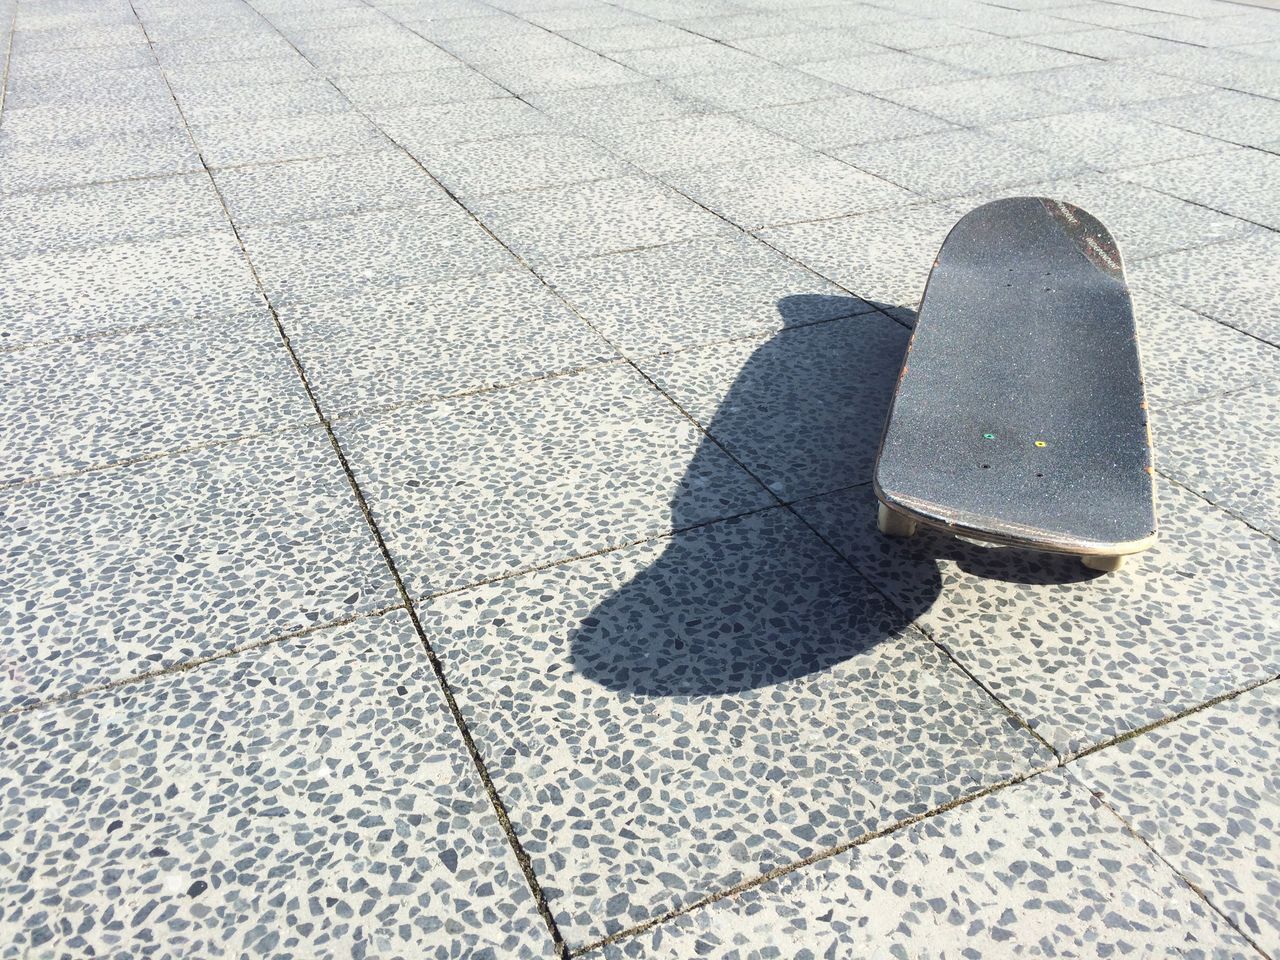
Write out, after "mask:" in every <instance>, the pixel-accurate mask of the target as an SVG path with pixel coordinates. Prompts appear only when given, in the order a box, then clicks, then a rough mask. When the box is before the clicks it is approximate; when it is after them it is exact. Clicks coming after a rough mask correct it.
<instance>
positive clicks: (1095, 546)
mask: <svg viewBox="0 0 1280 960" xmlns="http://www.w3.org/2000/svg"><path fill="white" fill-rule="evenodd" d="M872 487H873V489H874V490H875V495H876V499H877V500H878V501H879V502H880V503H882V504H883V505H884V506H886V507H888V508H889V509H890V510H893V511H895V512H896V513H900V514H902V515H903V516H905V517H906V518H907V519H909V520H911V521H912V522H914V523H918V524H921V525H923V526H926V527H931V528H934V529H940V530H942V531H944V532H946V533H949V534H951V535H952V536H959V537H966V538H968V539H970V540H980V541H982V542H984V543H993V544H997V545H999V546H1004V547H1021V548H1023V549H1026V550H1038V551H1042V552H1044V553H1064V554H1070V555H1072V556H1078V557H1088V556H1096V557H1110V556H1128V555H1130V554H1134V553H1142V552H1143V551H1144V550H1149V549H1150V548H1151V547H1153V546H1155V543H1156V541H1157V540H1158V539H1159V534H1160V531H1159V526H1158V525H1157V524H1154V523H1153V524H1152V527H1151V531H1150V532H1149V533H1147V534H1146V535H1144V536H1142V537H1138V538H1136V539H1129V540H1119V541H1117V540H1097V539H1087V538H1082V537H1075V536H1072V535H1071V534H1070V533H1069V532H1066V531H1062V530H1051V529H1046V528H1043V527H1035V526H1031V525H1029V524H1020V523H1015V522H1011V521H1009V520H1005V519H1001V518H999V517H991V516H981V515H977V514H966V513H962V512H960V511H957V510H949V509H947V508H945V507H943V506H941V505H939V504H936V503H931V502H928V501H924V500H920V499H917V498H913V497H910V496H903V495H900V494H894V493H892V492H888V491H885V490H884V489H882V488H881V486H880V482H879V478H878V477H877V478H876V479H875V481H874V482H873V484H872Z"/></svg>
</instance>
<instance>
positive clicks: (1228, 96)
mask: <svg viewBox="0 0 1280 960" xmlns="http://www.w3.org/2000/svg"><path fill="white" fill-rule="evenodd" d="M1134 109H1135V110H1136V111H1138V112H1140V114H1141V115H1142V116H1143V117H1145V118H1147V119H1150V120H1154V121H1156V122H1157V123H1164V124H1168V125H1169V126H1172V127H1179V128H1181V129H1183V130H1190V131H1193V132H1195V133H1199V134H1203V135H1205V136H1209V137H1216V138H1218V139H1219V140H1226V141H1228V142H1230V143H1236V144H1241V145H1243V146H1249V147H1258V148H1261V149H1264V150H1265V149H1268V144H1269V143H1271V142H1273V141H1275V140H1276V139H1278V138H1280V103H1277V102H1276V101H1275V100H1272V99H1268V98H1266V97H1256V96H1253V95H1252V94H1248V93H1238V92H1237V91H1235V90H1216V91H1214V92H1213V93H1207V94H1204V95H1203V96H1199V97H1185V98H1179V99H1177V100H1170V101H1164V100H1160V101H1155V102H1153V103H1144V104H1141V105H1139V106H1137V107H1135V108H1134Z"/></svg>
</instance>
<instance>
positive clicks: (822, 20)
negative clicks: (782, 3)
mask: <svg viewBox="0 0 1280 960" xmlns="http://www.w3.org/2000/svg"><path fill="white" fill-rule="evenodd" d="M908 7H909V5H907V4H902V3H895V4H893V5H892V6H890V5H887V4H886V5H885V6H883V7H873V6H871V5H870V4H866V3H822V4H817V5H811V4H804V5H802V6H801V7H800V8H799V9H796V10H789V11H787V13H786V14H785V15H786V16H788V17H795V18H796V19H797V20H799V21H801V22H802V23H804V24H810V25H813V26H817V27H823V28H825V29H828V30H852V31H855V32H858V31H861V30H862V29H863V28H864V27H865V26H866V25H867V24H869V23H907V22H910V21H912V20H915V19H917V16H916V14H915V13H913V12H912V11H911V10H910V9H908ZM939 8H940V4H933V5H932V7H931V9H932V10H933V11H934V13H935V15H937V11H938V10H939Z"/></svg>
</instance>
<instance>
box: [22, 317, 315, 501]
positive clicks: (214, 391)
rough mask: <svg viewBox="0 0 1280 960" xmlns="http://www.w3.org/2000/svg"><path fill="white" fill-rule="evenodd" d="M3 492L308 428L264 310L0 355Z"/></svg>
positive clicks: (298, 386) (310, 420)
mask: <svg viewBox="0 0 1280 960" xmlns="http://www.w3.org/2000/svg"><path fill="white" fill-rule="evenodd" d="M0 405H3V406H4V407H5V408H6V409H8V410H10V411H22V412H23V413H24V414H25V415H24V416H17V415H16V413H10V414H9V416H7V417H6V418H5V419H4V421H3V422H0V445H3V447H4V448H5V450H7V451H8V453H9V457H8V458H7V459H6V462H5V465H4V467H3V468H0V485H2V484H5V483H13V482H19V481H24V480H34V479H37V478H39V477H43V476H51V475H55V474H62V473H69V472H72V471H76V470H83V469H86V468H89V467H100V466H106V465H109V464H111V463H116V462H120V461H123V460H129V459H132V458H134V457H141V456H146V455H150V454H156V453H163V452H164V451H166V450H180V449H183V448H186V447H195V446H201V445H204V444H209V443H215V442H217V441H222V440H233V439H236V438H237V437H242V436H248V435H251V434H256V433H268V432H272V431H276V430H280V429H283V428H286V427H290V426H298V425H303V424H314V423H315V412H314V411H313V409H312V407H311V403H310V402H309V401H308V399H307V395H306V391H305V390H304V389H303V386H302V382H301V381H300V380H299V379H298V377H297V374H296V373H295V372H294V369H293V364H292V363H291V362H290V360H289V355H288V353H287V352H286V351H285V348H284V344H283V343H282V342H281V341H280V334H279V332H278V331H277V330H276V325H275V323H274V322H273V321H272V319H271V315H270V314H269V313H267V311H266V310H261V311H256V312H252V313H248V314H244V315H241V316H238V317H232V318H228V319H226V320H220V321H217V322H213V323H210V322H207V321H197V322H195V323H180V324H175V325H173V326H168V327H164V328H161V329H158V330H148V331H145V332H142V333H135V334H126V335H123V336H119V337H101V338H97V339H91V340H87V341H82V342H73V343H66V344H56V345H53V346H48V347H33V348H31V349H28V350H17V351H13V352H9V353H0Z"/></svg>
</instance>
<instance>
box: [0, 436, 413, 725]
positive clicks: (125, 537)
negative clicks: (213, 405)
mask: <svg viewBox="0 0 1280 960" xmlns="http://www.w3.org/2000/svg"><path fill="white" fill-rule="evenodd" d="M0 533H2V534H3V536H2V537H0V540H2V542H3V543H4V544H5V546H4V557H5V580H6V591H5V592H6V595H7V598H8V599H7V602H6V604H5V606H4V607H3V609H0V637H3V639H4V648H5V650H6V654H5V659H6V661H7V663H6V668H7V675H6V677H5V679H6V681H7V682H6V685H5V690H4V696H3V698H0V703H2V706H3V707H15V706H22V705H28V704H33V703H38V702H40V701H42V700H46V699H48V698H50V697H51V696H57V695H60V694H67V693H73V692H75V691H77V690H82V689H84V688H86V687H94V686H99V685H101V684H105V683H112V682H116V681H119V680H123V679H126V678H128V677H130V676H136V675H138V674H142V673H148V672H151V671H154V670H158V669H161V668H165V667H170V666H174V665H177V664H180V663H183V662H185V661H189V660H192V659H194V658H197V657H201V656H207V655H209V654H212V653H219V652H226V651H228V650H230V649H233V648H236V647H240V646H243V645H244V644H246V643H252V642H254V641H258V640H264V639H267V638H269V637H272V636H279V635H282V634H284V633H288V632H291V631H296V630H300V629H302V628H304V627H309V626H314V625H317V624H321V623H324V622H326V621H330V620H336V619H339V618H342V617H345V616H349V615H351V614H352V613H358V612H363V611H368V610H375V609H380V608H383V607H386V606H389V605H390V604H392V603H394V602H395V593H394V591H393V590H392V587H391V582H390V578H389V577H388V575H387V572H386V568H385V566H384V565H383V562H382V558H381V556H379V554H378V551H377V549H376V547H375V545H374V542H373V538H372V537H371V536H370V534H369V531H368V528H367V526H366V525H365V522H364V519H363V518H362V517H361V516H360V513H359V511H358V510H357V508H356V505H355V503H354V501H353V500H352V499H351V496H350V491H349V489H348V487H347V481H346V478H345V477H343V476H342V473H341V471H340V470H339V469H338V466H337V464H336V463H335V462H334V460H333V456H332V452H331V448H330V446H329V442H328V440H327V439H326V438H325V436H324V434H323V433H322V432H320V431H318V430H315V429H307V430H298V431H293V432H290V433H284V434H280V435H278V436H277V437H274V438H271V439H264V440H255V441H248V442H245V443H238V444H233V445H231V446H224V447H218V448H215V449H211V450H204V451H199V452H195V453H188V454H179V455H177V456H173V457H169V458H165V459H162V460H154V461H149V462H145V463H139V464H133V465H129V466H122V467H117V468H115V469H112V470H110V471H104V472H101V473H87V474H83V475H81V476H76V477H70V478H68V479H64V480H51V481H46V482H44V483H37V484H32V485H29V486H22V487H17V488H15V489H12V490H9V491H7V492H6V493H5V496H4V499H3V504H2V506H0Z"/></svg>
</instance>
